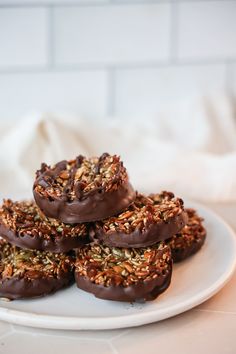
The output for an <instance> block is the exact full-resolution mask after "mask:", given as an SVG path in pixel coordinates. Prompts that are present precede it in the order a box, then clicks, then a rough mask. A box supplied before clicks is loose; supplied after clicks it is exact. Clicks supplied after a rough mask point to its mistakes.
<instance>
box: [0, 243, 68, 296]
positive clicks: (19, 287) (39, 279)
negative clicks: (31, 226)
mask: <svg viewBox="0 0 236 354" xmlns="http://www.w3.org/2000/svg"><path fill="white" fill-rule="evenodd" d="M73 267H74V258H72V257H71V256H69V255H66V254H63V253H59V254H55V253H50V252H39V251H29V250H23V249H20V248H18V247H16V246H12V245H11V244H10V243H8V242H6V241H5V240H3V239H0V297H2V298H7V299H11V300H14V299H20V298H34V297H38V296H45V295H47V294H49V293H53V292H55V291H57V290H59V289H61V288H64V287H65V286H67V285H69V284H70V283H71V282H72V281H73Z"/></svg>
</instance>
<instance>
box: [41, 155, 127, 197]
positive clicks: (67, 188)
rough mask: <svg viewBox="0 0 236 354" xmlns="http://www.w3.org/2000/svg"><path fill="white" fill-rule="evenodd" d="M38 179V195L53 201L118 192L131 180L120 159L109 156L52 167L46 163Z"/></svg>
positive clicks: (60, 163) (80, 157) (63, 163)
mask: <svg viewBox="0 0 236 354" xmlns="http://www.w3.org/2000/svg"><path fill="white" fill-rule="evenodd" d="M36 177H37V179H36V182H35V187H34V188H35V191H36V192H38V193H39V194H40V195H42V196H44V197H46V198H51V200H54V199H57V198H61V197H64V198H66V199H67V200H68V201H73V200H74V199H76V198H77V199H83V198H86V197H87V196H88V195H89V194H91V193H94V192H100V193H104V192H108V191H111V190H116V189H117V188H118V187H119V186H120V185H121V184H123V183H126V182H127V181H128V175H127V172H126V169H125V167H124V166H123V162H122V161H120V157H119V156H116V155H113V156H111V155H109V154H106V153H105V154H103V155H101V156H100V157H91V158H88V159H86V158H85V157H84V156H81V155H80V156H78V157H77V158H76V159H75V160H71V161H61V162H59V163H57V164H56V165H55V166H52V167H50V166H47V165H46V164H42V167H41V170H39V171H37V173H36Z"/></svg>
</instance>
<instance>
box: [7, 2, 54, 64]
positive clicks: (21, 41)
mask: <svg viewBox="0 0 236 354" xmlns="http://www.w3.org/2000/svg"><path fill="white" fill-rule="evenodd" d="M47 62H48V10H47V9H44V8H0V69H4V68H7V69H8V68H19V67H27V66H30V67H35V66H45V65H46V64H47Z"/></svg>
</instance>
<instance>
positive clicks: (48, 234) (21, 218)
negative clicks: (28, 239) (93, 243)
mask: <svg viewBox="0 0 236 354" xmlns="http://www.w3.org/2000/svg"><path fill="white" fill-rule="evenodd" d="M0 223H3V224H4V225H5V226H6V227H9V228H10V229H11V230H13V231H14V232H16V234H17V235H24V234H27V235H29V236H32V237H42V238H44V239H56V238H57V237H60V238H61V237H78V236H80V237H85V236H87V225H86V224H76V225H69V224H64V223H62V222H59V221H57V220H56V219H51V218H47V217H46V216H45V215H44V214H43V213H42V212H41V211H40V209H39V208H38V207H37V206H36V204H35V203H34V202H32V201H29V202H27V201H23V202H13V201H12V200H10V199H7V200H4V201H3V205H2V207H1V208H0Z"/></svg>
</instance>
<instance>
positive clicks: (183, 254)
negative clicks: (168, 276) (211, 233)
mask: <svg viewBox="0 0 236 354" xmlns="http://www.w3.org/2000/svg"><path fill="white" fill-rule="evenodd" d="M185 210H186V212H187V214H188V223H187V225H185V226H184V228H183V229H182V230H181V231H180V232H179V233H177V234H176V235H175V236H173V237H172V238H171V239H169V240H167V241H166V244H167V245H168V246H170V248H171V253H172V257H173V261H174V262H180V261H182V260H184V259H186V258H188V257H189V256H191V255H192V254H194V253H196V252H197V251H199V250H200V248H201V247H202V245H203V244H204V242H205V239H206V229H205V228H204V226H203V225H202V221H203V219H202V218H201V217H199V216H198V214H197V212H196V211H195V210H194V209H185Z"/></svg>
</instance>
